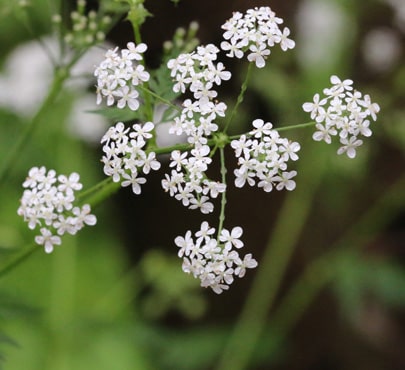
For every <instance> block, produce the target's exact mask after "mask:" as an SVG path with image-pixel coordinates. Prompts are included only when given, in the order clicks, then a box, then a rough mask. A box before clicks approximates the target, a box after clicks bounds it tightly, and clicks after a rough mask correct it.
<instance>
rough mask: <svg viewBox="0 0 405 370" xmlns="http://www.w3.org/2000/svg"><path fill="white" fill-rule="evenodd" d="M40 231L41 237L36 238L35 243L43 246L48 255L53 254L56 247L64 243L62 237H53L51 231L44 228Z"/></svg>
mask: <svg viewBox="0 0 405 370" xmlns="http://www.w3.org/2000/svg"><path fill="white" fill-rule="evenodd" d="M40 231H41V235H37V236H36V237H35V242H36V243H37V244H39V245H43V246H44V247H45V252H46V253H51V252H52V251H53V246H54V245H60V244H61V243H62V241H61V239H60V237H59V236H57V235H52V233H51V231H49V229H47V228H45V227H42V228H41V229H40Z"/></svg>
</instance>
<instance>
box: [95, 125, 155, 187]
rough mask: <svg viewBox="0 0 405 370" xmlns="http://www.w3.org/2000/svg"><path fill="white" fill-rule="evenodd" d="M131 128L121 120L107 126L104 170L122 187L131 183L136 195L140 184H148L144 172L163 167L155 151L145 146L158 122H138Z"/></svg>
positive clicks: (102, 159)
mask: <svg viewBox="0 0 405 370" xmlns="http://www.w3.org/2000/svg"><path fill="white" fill-rule="evenodd" d="M131 128H132V130H131ZM131 128H130V127H126V126H125V125H124V124H123V123H122V122H118V123H117V124H116V125H115V126H113V127H110V128H109V129H108V131H107V132H106V133H105V135H104V136H103V137H102V139H101V143H104V146H103V152H104V155H103V157H102V158H101V162H102V163H104V173H105V174H106V175H107V176H111V177H112V179H113V181H114V182H121V186H123V187H126V186H131V188H132V191H133V192H134V194H140V193H141V185H142V184H144V183H146V179H145V178H144V177H141V174H148V173H149V172H150V171H151V170H153V171H157V170H158V169H159V168H160V162H159V161H158V160H157V159H156V153H155V152H152V151H147V150H146V148H145V147H146V145H147V139H150V138H151V137H152V136H153V134H152V131H153V130H154V128H155V125H154V124H153V123H152V122H146V123H145V124H144V125H140V124H138V123H136V124H134V125H132V127H131Z"/></svg>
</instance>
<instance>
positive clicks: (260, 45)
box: [221, 7, 295, 68]
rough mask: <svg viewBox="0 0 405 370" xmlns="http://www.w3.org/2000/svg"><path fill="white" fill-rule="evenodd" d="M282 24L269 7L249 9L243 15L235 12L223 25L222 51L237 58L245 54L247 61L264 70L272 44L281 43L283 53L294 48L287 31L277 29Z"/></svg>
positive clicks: (285, 29) (286, 29)
mask: <svg viewBox="0 0 405 370" xmlns="http://www.w3.org/2000/svg"><path fill="white" fill-rule="evenodd" d="M282 23H283V19H282V18H279V17H276V14H275V13H274V12H273V11H272V10H271V9H270V8H269V7H260V8H254V9H249V10H247V11H246V13H245V14H242V13H240V12H235V13H233V16H232V18H230V19H229V20H228V21H226V22H225V23H224V24H223V25H222V28H223V29H224V30H225V32H224V34H223V37H224V39H225V41H223V42H222V43H221V48H222V50H224V51H227V52H228V53H227V54H226V55H227V56H228V57H231V58H234V57H236V58H239V59H240V58H242V57H243V55H244V53H245V52H247V53H248V56H247V58H248V60H249V62H254V63H255V64H256V67H258V68H263V67H264V66H265V65H266V58H267V57H268V56H269V55H270V53H271V48H272V47H273V46H274V45H275V44H280V47H281V49H282V50H283V51H287V50H288V49H292V48H294V46H295V42H294V41H293V40H291V39H289V38H288V36H289V35H290V30H289V29H288V28H287V27H284V29H283V30H282V31H281V29H280V28H279V25H280V24H282Z"/></svg>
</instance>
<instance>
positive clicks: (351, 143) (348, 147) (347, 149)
mask: <svg viewBox="0 0 405 370" xmlns="http://www.w3.org/2000/svg"><path fill="white" fill-rule="evenodd" d="M340 142H341V143H342V144H344V145H343V146H341V147H340V148H339V149H338V151H337V153H338V154H343V153H346V154H347V156H348V157H349V158H354V157H356V148H357V147H359V146H360V145H362V144H363V141H362V140H359V139H357V137H356V136H352V137H350V139H349V140H348V139H347V138H342V139H341V140H340Z"/></svg>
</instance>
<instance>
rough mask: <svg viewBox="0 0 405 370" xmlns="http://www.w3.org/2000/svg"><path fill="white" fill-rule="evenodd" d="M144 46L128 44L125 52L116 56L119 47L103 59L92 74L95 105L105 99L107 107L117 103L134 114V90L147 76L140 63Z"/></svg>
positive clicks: (137, 95)
mask: <svg viewBox="0 0 405 370" xmlns="http://www.w3.org/2000/svg"><path fill="white" fill-rule="evenodd" d="M146 49H147V46H146V45H145V44H142V43H141V44H139V45H135V44H134V43H133V42H129V43H128V44H127V49H122V50H121V53H118V47H117V48H115V49H113V50H108V51H107V53H106V54H105V59H104V60H103V61H102V62H101V63H100V64H99V66H98V67H97V68H96V69H95V71H94V76H96V77H97V104H100V103H101V102H102V101H103V100H104V99H105V100H106V102H107V105H108V106H111V105H114V104H116V105H117V107H118V108H120V109H122V108H125V107H126V106H128V107H129V109H131V110H133V111H135V110H137V109H138V108H139V92H138V91H137V89H136V87H137V86H138V85H140V84H142V83H144V82H147V81H149V77H150V75H149V73H148V72H146V71H145V67H144V66H143V65H142V64H139V62H140V61H141V60H142V59H143V57H142V54H143V53H144V52H145V51H146Z"/></svg>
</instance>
